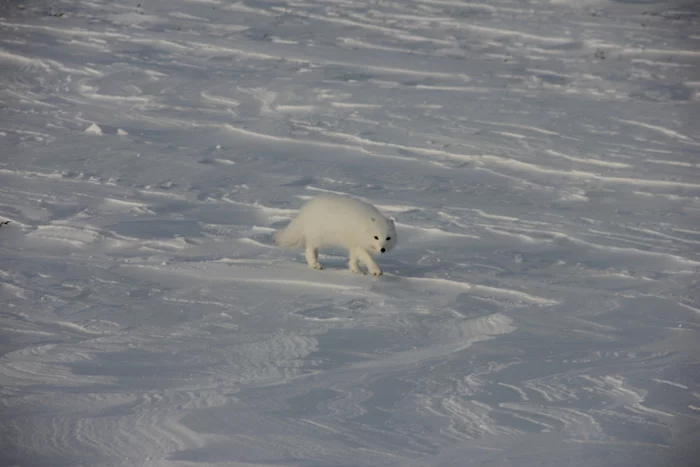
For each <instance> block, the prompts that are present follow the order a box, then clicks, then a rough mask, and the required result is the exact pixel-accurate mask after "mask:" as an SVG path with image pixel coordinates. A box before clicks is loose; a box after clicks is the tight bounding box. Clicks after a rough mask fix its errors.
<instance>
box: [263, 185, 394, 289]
mask: <svg viewBox="0 0 700 467" xmlns="http://www.w3.org/2000/svg"><path fill="white" fill-rule="evenodd" d="M397 240H398V238H397V236H396V227H395V226H394V221H393V220H391V219H389V218H387V217H385V216H384V215H383V214H382V213H381V212H379V211H378V210H377V208H375V207H374V206H372V205H371V204H368V203H365V202H364V201H360V200H358V199H356V198H351V197H350V196H341V195H322V196H318V197H316V198H314V199H312V200H311V201H309V202H308V203H306V204H305V205H304V206H303V207H302V208H301V211H299V214H298V215H297V217H295V218H294V220H293V221H292V222H291V223H290V224H289V225H288V226H287V227H286V228H284V229H282V230H278V231H277V232H275V241H276V242H277V245H279V246H280V247H283V248H294V247H301V246H304V247H305V248H306V262H307V263H308V264H309V267H311V268H314V269H323V266H321V264H320V263H319V262H318V250H319V249H320V248H324V247H341V248H345V249H346V250H348V254H349V256H350V261H349V263H348V266H349V268H350V270H351V271H352V272H355V273H358V274H362V271H361V270H360V266H359V261H362V262H363V263H364V264H365V266H367V270H368V271H369V272H370V273H371V274H374V275H375V276H380V275H381V274H382V270H381V269H379V266H377V263H375V262H374V259H373V258H372V255H376V254H382V253H385V252H387V251H390V250H391V249H392V248H394V246H395V245H396V241H397Z"/></svg>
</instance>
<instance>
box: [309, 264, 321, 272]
mask: <svg viewBox="0 0 700 467" xmlns="http://www.w3.org/2000/svg"><path fill="white" fill-rule="evenodd" d="M309 267H310V268H311V269H318V270H319V271H320V270H321V269H323V266H321V263H314V264H309Z"/></svg>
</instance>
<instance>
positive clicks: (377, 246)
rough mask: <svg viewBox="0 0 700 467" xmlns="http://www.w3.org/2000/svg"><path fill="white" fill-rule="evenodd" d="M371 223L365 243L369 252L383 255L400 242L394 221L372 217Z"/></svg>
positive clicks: (366, 233) (366, 232)
mask: <svg viewBox="0 0 700 467" xmlns="http://www.w3.org/2000/svg"><path fill="white" fill-rule="evenodd" d="M370 221H371V222H370V223H369V224H368V228H367V230H366V231H365V233H364V235H365V239H364V242H363V243H364V244H365V248H366V249H367V251H369V252H370V253H373V254H377V253H379V254H381V253H386V252H387V251H390V250H391V249H392V248H394V246H396V241H397V240H398V237H397V236H396V226H395V225H394V220H393V219H381V218H376V217H370Z"/></svg>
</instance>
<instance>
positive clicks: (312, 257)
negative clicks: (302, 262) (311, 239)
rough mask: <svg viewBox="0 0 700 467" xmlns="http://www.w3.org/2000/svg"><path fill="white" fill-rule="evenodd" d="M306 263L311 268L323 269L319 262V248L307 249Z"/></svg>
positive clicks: (310, 247) (309, 247)
mask: <svg viewBox="0 0 700 467" xmlns="http://www.w3.org/2000/svg"><path fill="white" fill-rule="evenodd" d="M306 262H307V263H308V265H309V267H310V268H313V269H323V266H321V263H319V262H318V248H316V247H314V246H308V245H307V247H306Z"/></svg>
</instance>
